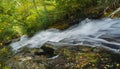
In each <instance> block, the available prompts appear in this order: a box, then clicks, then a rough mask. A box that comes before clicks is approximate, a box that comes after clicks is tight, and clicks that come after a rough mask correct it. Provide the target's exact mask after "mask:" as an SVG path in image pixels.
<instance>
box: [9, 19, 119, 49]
mask: <svg viewBox="0 0 120 69" xmlns="http://www.w3.org/2000/svg"><path fill="white" fill-rule="evenodd" d="M48 41H51V42H60V41H62V42H63V43H71V44H72V43H74V44H76V45H89V46H104V47H107V48H108V49H114V50H115V51H117V50H119V47H120V18H115V19H111V18H103V19H97V20H93V19H88V18H87V19H85V20H83V21H81V22H80V23H79V24H77V25H75V26H72V27H70V28H68V29H66V30H64V31H60V30H57V29H48V30H43V31H40V32H38V33H36V34H35V35H34V36H33V37H31V38H28V37H27V36H26V35H24V36H22V37H21V39H20V41H18V42H14V43H11V44H10V46H12V48H13V50H18V49H19V48H21V47H23V46H28V47H32V48H33V47H41V46H42V45H43V44H44V43H46V42H48Z"/></svg>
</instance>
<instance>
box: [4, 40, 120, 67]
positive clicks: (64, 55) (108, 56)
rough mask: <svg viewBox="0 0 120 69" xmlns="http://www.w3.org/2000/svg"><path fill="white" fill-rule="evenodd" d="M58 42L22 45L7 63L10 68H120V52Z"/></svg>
mask: <svg viewBox="0 0 120 69" xmlns="http://www.w3.org/2000/svg"><path fill="white" fill-rule="evenodd" d="M56 44H57V43H50V42H48V43H45V44H44V45H43V46H42V47H41V48H28V47H22V48H20V49H19V51H18V52H17V53H16V54H14V56H12V57H11V58H9V59H8V60H7V61H6V62H5V65H6V66H8V67H9V68H10V69H119V68H120V59H119V58H120V54H118V53H114V52H112V51H110V50H108V49H106V48H103V47H90V46H83V45H76V46H72V45H71V46H67V45H65V44H63V45H61V46H54V45H56ZM9 56H10V55H9Z"/></svg>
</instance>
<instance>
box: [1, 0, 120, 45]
mask: <svg viewBox="0 0 120 69" xmlns="http://www.w3.org/2000/svg"><path fill="white" fill-rule="evenodd" d="M119 2H120V1H119V0H0V45H3V44H4V43H5V42H7V41H9V40H11V39H14V38H17V37H20V36H22V35H24V34H27V35H29V36H32V35H33V34H34V33H36V32H38V31H40V30H43V29H46V28H50V27H51V26H53V27H54V25H55V24H57V23H59V24H58V25H59V26H60V25H61V26H63V28H64V27H67V26H68V24H69V21H74V20H75V19H77V18H86V17H90V18H97V17H100V16H101V15H103V14H104V15H108V14H109V13H111V12H112V11H113V10H115V9H116V8H118V7H119V6H120V4H119ZM106 11H107V13H106ZM108 11H109V12H108ZM58 25H55V26H56V27H57V26H58ZM59 26H58V28H61V27H59Z"/></svg>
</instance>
